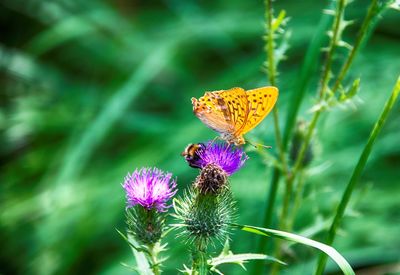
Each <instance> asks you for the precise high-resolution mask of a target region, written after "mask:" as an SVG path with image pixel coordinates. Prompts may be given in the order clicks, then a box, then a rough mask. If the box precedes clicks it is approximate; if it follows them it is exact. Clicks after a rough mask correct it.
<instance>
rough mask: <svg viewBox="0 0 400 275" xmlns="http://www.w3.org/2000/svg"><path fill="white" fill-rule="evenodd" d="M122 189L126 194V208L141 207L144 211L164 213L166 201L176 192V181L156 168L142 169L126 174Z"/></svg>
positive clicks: (169, 174)
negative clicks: (152, 209) (151, 210)
mask: <svg viewBox="0 0 400 275" xmlns="http://www.w3.org/2000/svg"><path fill="white" fill-rule="evenodd" d="M122 187H123V188H124V189H125V192H126V199H127V204H128V206H127V208H129V207H133V206H135V205H138V204H139V205H141V206H143V207H144V208H146V209H151V208H155V209H157V211H158V212H165V211H166V208H168V207H169V206H167V204H166V203H167V201H168V200H169V199H170V198H171V197H172V196H174V195H175V193H176V192H177V189H176V181H175V180H173V179H172V174H171V173H164V172H163V171H161V170H159V169H157V168H142V169H140V170H137V169H136V170H135V172H133V174H132V175H130V174H129V173H128V175H127V176H126V177H125V181H124V184H123V185H122Z"/></svg>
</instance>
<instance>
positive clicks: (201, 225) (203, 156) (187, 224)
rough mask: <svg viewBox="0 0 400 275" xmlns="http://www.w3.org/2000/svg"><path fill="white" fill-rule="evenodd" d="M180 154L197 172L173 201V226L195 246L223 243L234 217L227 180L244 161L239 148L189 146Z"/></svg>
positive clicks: (212, 143) (227, 146)
mask: <svg viewBox="0 0 400 275" xmlns="http://www.w3.org/2000/svg"><path fill="white" fill-rule="evenodd" d="M193 146H194V147H193ZM184 153H186V154H184V156H185V159H186V161H187V162H188V163H189V165H190V166H191V167H198V168H201V171H200V174H199V176H197V178H196V180H195V182H194V183H193V186H192V187H191V188H190V189H189V191H187V192H186V193H185V194H184V195H183V197H182V198H181V199H176V200H174V208H175V212H176V215H175V217H176V218H177V219H178V220H179V224H177V225H176V226H178V227H183V228H184V230H183V231H182V233H181V235H184V236H185V237H186V238H187V239H188V240H189V241H191V242H194V243H196V245H197V246H200V247H206V246H207V244H208V243H209V242H210V241H212V240H214V239H217V240H219V241H221V242H223V241H225V240H226V238H227V234H228V228H229V224H230V223H231V222H232V219H233V216H234V213H235V206H234V202H233V199H232V193H231V191H230V188H229V183H228V177H229V176H230V175H232V174H233V173H235V172H237V171H238V170H239V169H240V168H241V167H242V166H243V165H244V163H245V161H246V160H247V158H248V157H247V155H246V154H245V153H244V151H243V149H242V148H239V147H235V146H233V145H229V144H227V143H225V142H224V143H218V142H213V141H211V142H208V143H207V145H204V144H202V143H200V144H198V145H197V146H196V145H189V146H188V147H187V148H186V150H185V152H184Z"/></svg>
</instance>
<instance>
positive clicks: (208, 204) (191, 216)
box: [175, 188, 235, 247]
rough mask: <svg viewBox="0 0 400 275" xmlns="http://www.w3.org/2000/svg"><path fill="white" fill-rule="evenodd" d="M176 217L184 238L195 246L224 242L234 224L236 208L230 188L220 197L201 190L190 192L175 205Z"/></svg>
mask: <svg viewBox="0 0 400 275" xmlns="http://www.w3.org/2000/svg"><path fill="white" fill-rule="evenodd" d="M175 212H176V215H175V217H176V218H178V220H179V222H180V223H179V227H183V228H184V231H183V232H182V233H181V235H183V236H185V237H186V239H188V240H190V241H191V242H193V243H196V244H200V246H202V247H206V246H207V244H208V243H209V242H212V241H213V240H215V239H216V240H219V241H220V242H223V241H224V240H225V239H226V235H227V234H228V228H229V224H230V223H231V222H232V219H233V216H234V213H235V206H234V203H233V199H232V193H231V192H230V190H229V188H223V189H221V190H220V192H219V193H218V194H215V193H213V192H209V193H202V192H200V189H195V188H191V189H190V190H189V191H188V192H187V193H186V194H185V195H184V197H183V198H182V199H181V200H177V201H176V203H175Z"/></svg>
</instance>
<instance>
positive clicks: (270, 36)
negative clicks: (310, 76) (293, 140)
mask: <svg viewBox="0 0 400 275" xmlns="http://www.w3.org/2000/svg"><path fill="white" fill-rule="evenodd" d="M265 6H266V12H265V19H266V21H267V39H266V42H267V44H266V53H267V62H268V80H269V83H270V84H271V85H272V86H276V74H277V72H276V64H275V56H274V51H275V41H274V39H275V38H274V34H275V33H274V31H273V29H272V20H273V11H272V0H266V1H265ZM272 113H273V117H274V132H275V140H276V145H277V147H278V152H279V158H280V161H281V162H282V166H283V169H284V171H285V173H287V171H288V167H287V163H286V159H285V153H284V150H283V145H282V135H281V131H280V129H279V115H278V106H275V107H274V109H273V110H272Z"/></svg>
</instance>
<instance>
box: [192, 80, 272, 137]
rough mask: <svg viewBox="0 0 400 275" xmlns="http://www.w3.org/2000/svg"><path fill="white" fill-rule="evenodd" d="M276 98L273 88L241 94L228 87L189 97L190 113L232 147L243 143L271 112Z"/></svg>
mask: <svg viewBox="0 0 400 275" xmlns="http://www.w3.org/2000/svg"><path fill="white" fill-rule="evenodd" d="M277 98H278V89H277V88H276V87H272V86H270V87H262V88H258V89H253V90H249V91H245V90H244V89H242V88H232V89H229V90H220V91H213V92H206V93H205V94H204V96H202V97H200V98H199V99H196V98H192V104H193V112H194V114H195V115H196V116H197V117H198V118H199V119H200V120H201V121H202V122H203V123H204V124H205V125H206V126H207V127H209V128H211V129H213V130H214V131H216V132H218V133H219V134H220V135H221V138H222V139H224V140H226V141H227V142H228V143H233V144H235V145H241V144H245V139H244V137H243V135H244V134H246V133H247V132H249V131H250V130H252V129H253V128H254V127H256V126H257V125H258V124H259V123H260V122H261V121H262V120H263V119H264V118H265V117H266V116H267V115H268V113H269V112H270V111H271V110H272V108H273V107H274V105H275V103H276V100H277Z"/></svg>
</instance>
